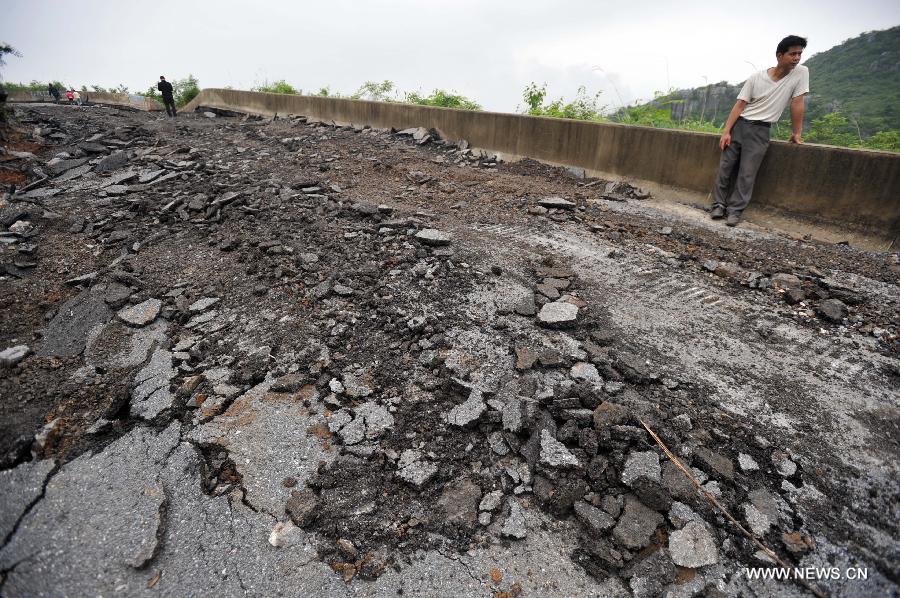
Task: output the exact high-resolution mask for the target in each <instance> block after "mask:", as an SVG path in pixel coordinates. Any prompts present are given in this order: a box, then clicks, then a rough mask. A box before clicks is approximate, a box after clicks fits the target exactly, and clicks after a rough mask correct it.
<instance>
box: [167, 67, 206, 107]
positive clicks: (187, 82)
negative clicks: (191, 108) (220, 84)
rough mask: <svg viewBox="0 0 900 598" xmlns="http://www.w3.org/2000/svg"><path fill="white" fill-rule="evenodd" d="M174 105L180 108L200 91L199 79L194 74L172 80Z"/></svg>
mask: <svg viewBox="0 0 900 598" xmlns="http://www.w3.org/2000/svg"><path fill="white" fill-rule="evenodd" d="M172 91H173V96H174V97H175V105H176V106H178V107H179V108H181V107H182V106H184V105H185V104H187V103H188V102H190V101H191V100H193V99H194V98H195V97H197V95H198V94H199V93H200V81H198V80H197V78H196V77H195V76H194V75H188V76H187V77H185V78H184V79H177V80H175V81H172Z"/></svg>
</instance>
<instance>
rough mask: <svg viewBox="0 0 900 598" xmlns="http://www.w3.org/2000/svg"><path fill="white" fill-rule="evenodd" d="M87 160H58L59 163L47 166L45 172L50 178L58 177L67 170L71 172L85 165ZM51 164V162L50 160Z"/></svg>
mask: <svg viewBox="0 0 900 598" xmlns="http://www.w3.org/2000/svg"><path fill="white" fill-rule="evenodd" d="M88 159H89V158H76V159H74V160H60V161H59V162H56V163H53V164H50V163H48V164H47V171H48V172H49V173H50V175H51V176H56V175H60V174H62V173H64V172H66V171H67V170H72V169H73V168H77V167H79V166H82V165H84V164H87V161H88ZM51 162H52V160H51Z"/></svg>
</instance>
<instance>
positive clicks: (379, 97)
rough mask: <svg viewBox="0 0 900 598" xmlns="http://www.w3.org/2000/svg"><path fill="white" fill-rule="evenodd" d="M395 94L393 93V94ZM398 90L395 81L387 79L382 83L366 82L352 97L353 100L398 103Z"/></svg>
mask: <svg viewBox="0 0 900 598" xmlns="http://www.w3.org/2000/svg"><path fill="white" fill-rule="evenodd" d="M392 92H393V93H392ZM396 92H397V89H396V86H395V85H394V82H393V81H389V80H388V79H385V80H384V81H382V82H381V83H378V82H376V81H366V82H365V83H363V84H362V85H360V86H359V89H357V90H356V92H354V93H353V95H351V96H350V99H353V100H371V101H373V102H393V101H396V95H397V93H396Z"/></svg>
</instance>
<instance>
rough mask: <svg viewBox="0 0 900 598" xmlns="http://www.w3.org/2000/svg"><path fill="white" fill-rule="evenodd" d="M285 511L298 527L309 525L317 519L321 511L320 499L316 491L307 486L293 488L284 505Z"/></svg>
mask: <svg viewBox="0 0 900 598" xmlns="http://www.w3.org/2000/svg"><path fill="white" fill-rule="evenodd" d="M284 511H285V513H287V515H288V516H289V517H290V518H291V521H293V522H294V525H296V526H297V527H300V528H303V527H307V526H309V525H310V524H311V523H312V522H313V521H315V520H316V517H317V516H318V511H319V499H318V497H317V496H316V494H315V492H313V491H312V490H309V489H307V488H304V489H301V490H291V497H290V498H289V499H288V501H287V504H286V505H285V506H284Z"/></svg>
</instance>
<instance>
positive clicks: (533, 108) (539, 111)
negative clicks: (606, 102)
mask: <svg viewBox="0 0 900 598" xmlns="http://www.w3.org/2000/svg"><path fill="white" fill-rule="evenodd" d="M600 93H601V92H599V91H598V92H597V93H595V94H594V95H593V96H589V95H588V93H587V88H586V87H585V86H584V85H582V86H581V87H579V88H578V92H577V93H576V94H575V99H574V100H572V101H571V102H566V101H565V99H563V98H562V97H560V98H558V99H556V100H554V101H552V102H550V103H549V104H547V103H545V100H546V99H547V84H546V83H544V84H543V85H541V86H540V87H538V85H537V84H536V83H534V82H532V83H531V85H528V86H527V87H525V90H524V91H523V92H522V99H524V100H525V104H526V106H527V108H526V110H525V114H531V115H533V116H549V117H551V118H571V119H576V120H592V121H599V122H602V121H605V120H606V118H604V117H603V115H602V112H603V111H604V110H605V109H606V106H603V105H601V104H600Z"/></svg>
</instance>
